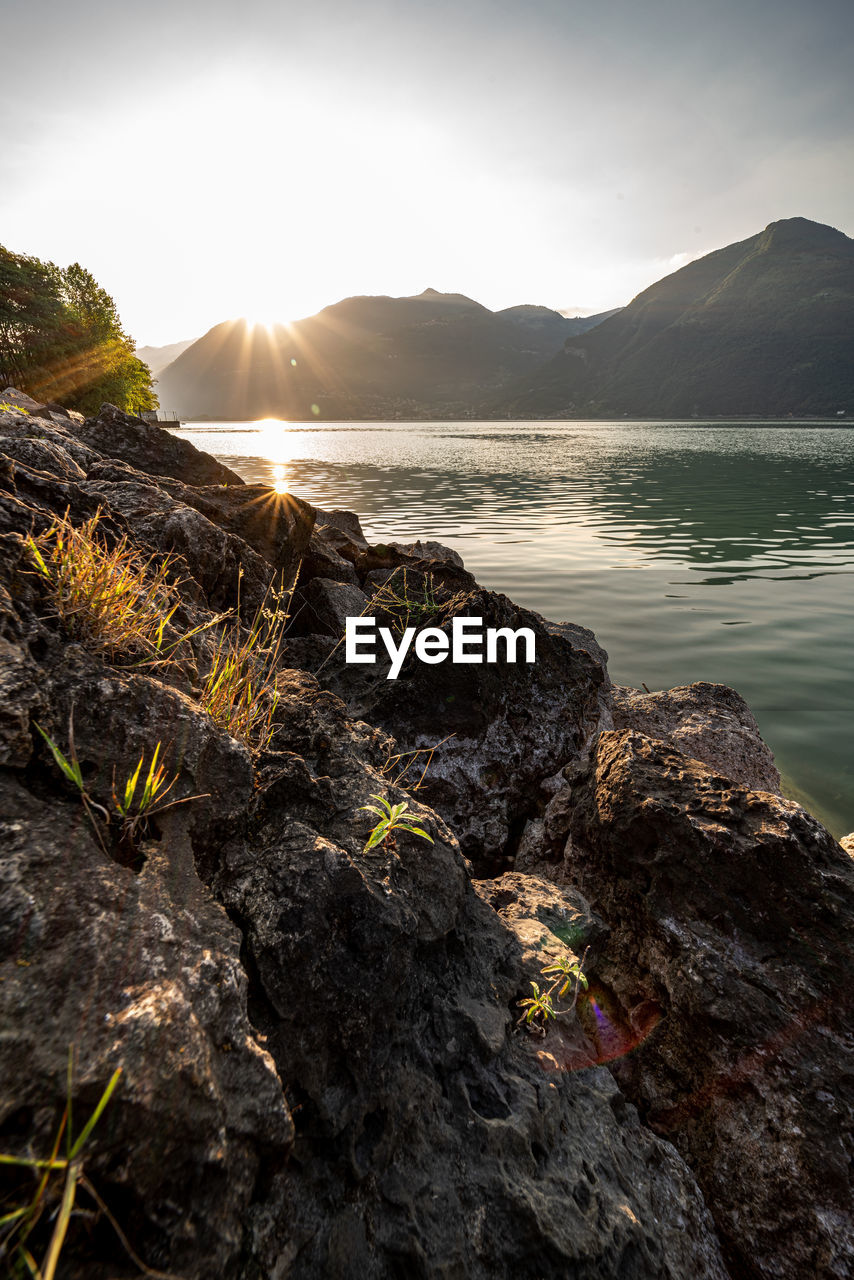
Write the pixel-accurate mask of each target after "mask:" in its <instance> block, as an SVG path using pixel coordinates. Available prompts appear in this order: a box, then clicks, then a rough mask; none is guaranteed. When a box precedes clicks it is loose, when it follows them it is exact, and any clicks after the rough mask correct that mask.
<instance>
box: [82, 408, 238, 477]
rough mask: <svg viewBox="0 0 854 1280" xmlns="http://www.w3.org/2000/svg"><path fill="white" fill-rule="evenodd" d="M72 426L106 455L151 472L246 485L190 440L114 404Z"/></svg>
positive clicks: (83, 438) (156, 474) (90, 444)
mask: <svg viewBox="0 0 854 1280" xmlns="http://www.w3.org/2000/svg"><path fill="white" fill-rule="evenodd" d="M69 429H70V430H71V431H72V432H73V434H74V435H76V436H77V438H78V439H79V440H82V441H83V443H84V444H87V445H89V447H90V448H92V449H96V450H97V451H98V453H101V454H103V455H104V456H105V457H108V458H121V459H123V461H125V462H128V463H130V465H131V466H132V467H138V468H139V469H140V470H142V471H148V472H149V473H150V474H151V475H155V476H172V478H173V479H175V480H183V481H184V483H185V484H231V485H242V484H243V481H242V479H241V478H240V476H239V475H238V474H237V472H236V471H232V470H231V469H230V468H229V467H226V466H223V464H222V463H221V462H217V461H216V460H215V459H214V458H211V457H210V455H209V454H207V453H202V452H201V450H199V449H197V448H196V447H195V445H192V444H190V442H189V440H182V439H181V438H180V437H178V436H173V435H171V434H170V432H168V431H167V430H165V428H163V427H158V426H155V425H154V424H152V423H150V422H144V421H143V419H142V418H130V417H128V415H127V414H125V413H122V412H121V410H119V409H117V408H116V407H115V406H114V405H111V404H105V405H102V407H101V412H100V413H99V414H98V416H97V417H96V418H87V419H86V421H85V422H82V423H74V422H70V423H69Z"/></svg>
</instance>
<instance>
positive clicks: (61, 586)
mask: <svg viewBox="0 0 854 1280" xmlns="http://www.w3.org/2000/svg"><path fill="white" fill-rule="evenodd" d="M100 520H101V512H100V511H98V512H96V514H95V515H94V516H92V517H91V518H90V519H89V520H86V521H85V522H84V523H83V524H82V525H77V526H75V525H73V524H72V523H71V521H70V520H69V518H68V515H67V514H66V515H65V516H63V517H62V518H61V519H57V520H55V521H54V523H53V524H52V525H51V526H50V528H49V529H47V530H45V532H44V533H41V534H39V535H38V537H35V538H34V537H32V536H30V537H28V538H27V548H28V550H29V552H30V555H31V557H32V559H33V562H34V563H35V566H36V570H37V572H38V573H39V574H40V576H41V577H42V578H43V579H44V580H45V582H46V583H47V585H48V588H49V591H50V595H51V599H52V601H53V606H54V609H55V611H56V615H57V617H58V618H59V620H60V621H61V623H62V625H63V626H64V628H65V630H66V631H67V632H68V634H69V635H71V636H74V637H75V638H76V639H80V640H82V641H84V642H87V643H88V644H90V645H93V646H94V647H95V648H97V649H99V650H100V651H101V652H103V653H104V654H105V656H106V657H107V658H108V659H109V660H110V661H111V662H115V661H117V660H119V659H133V658H137V659H138V658H141V659H143V660H149V661H151V660H155V661H157V660H160V661H166V660H168V657H169V654H170V653H171V651H172V650H173V649H174V648H175V647H176V645H177V644H180V643H181V642H182V641H184V640H186V639H189V634H187V635H182V636H181V637H180V639H179V640H178V641H176V642H174V643H171V644H169V643H167V642H166V636H167V629H168V627H169V624H170V622H171V621H172V617H173V615H174V613H175V611H176V609H177V608H178V606H179V604H180V599H179V597H178V595H177V591H176V587H175V585H174V584H173V582H172V581H171V575H172V570H173V567H174V557H173V556H172V555H166V556H158V555H151V556H149V557H148V558H146V557H144V556H142V555H140V553H139V552H138V551H137V550H135V548H133V547H132V546H131V545H130V543H129V541H128V538H127V536H126V535H125V536H123V537H121V538H119V540H118V541H117V542H115V543H113V544H112V545H111V544H109V543H108V542H107V539H106V538H105V536H104V534H103V533H102V532H101V530H100V529H99V524H100ZM201 629H202V628H198V630H201ZM190 634H194V633H190Z"/></svg>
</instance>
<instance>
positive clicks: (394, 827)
mask: <svg viewBox="0 0 854 1280" xmlns="http://www.w3.org/2000/svg"><path fill="white" fill-rule="evenodd" d="M371 799H372V800H376V801H378V802H379V804H380V805H381V806H382V807H381V808H378V807H377V805H375V804H364V805H362V807H361V809H360V812H361V813H374V814H377V816H378V817H379V822H378V823H377V825H376V826H375V827H374V829H373V831H372V832H371V834H370V835H369V836H368V839H367V842H366V844H365V847H364V849H363V850H362V852H363V853H367V852H368V850H369V849H375V848H376V846H377V845H378V844H383V845H385V846H386V847H387V848H394V832H395V831H411V832H412V834H413V835H414V836H420V837H421V839H422V840H429V841H430V844H433V843H434V840H433V837H432V836H428V834H427V832H426V831H425V830H424V828H423V827H414V826H412V825H411V822H402V821H401V819H402V818H405V817H407V816H411V815H409V805H408V804H407V803H406V802H404V803H402V804H394V805H392V804H389V802H388V801H387V800H384V799H383V797H382V796H377V795H372V796H371Z"/></svg>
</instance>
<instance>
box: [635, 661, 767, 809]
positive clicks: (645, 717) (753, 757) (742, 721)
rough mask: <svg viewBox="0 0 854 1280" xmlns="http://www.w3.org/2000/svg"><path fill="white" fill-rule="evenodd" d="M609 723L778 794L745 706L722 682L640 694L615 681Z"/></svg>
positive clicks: (748, 708) (729, 775) (752, 716)
mask: <svg viewBox="0 0 854 1280" xmlns="http://www.w3.org/2000/svg"><path fill="white" fill-rule="evenodd" d="M611 696H612V698H613V703H614V711H613V715H614V728H615V729H637V730H638V732H639V733H645V734H646V735H647V737H649V738H658V739H659V740H660V741H662V742H666V743H668V745H669V746H671V747H675V748H676V749H677V751H681V752H683V753H684V754H685V755H686V756H693V757H694V759H695V760H702V761H703V762H704V763H705V764H708V765H711V766H712V768H714V769H718V770H719V771H720V772H721V773H724V774H726V776H727V777H728V778H732V779H733V781H735V782H740V783H742V784H743V785H744V786H746V787H751V788H753V789H754V790H757V791H773V792H774V793H775V794H776V795H779V794H780V774H779V771H778V769H777V766H776V765H775V764H774V756H773V755H772V753H771V750H770V748H769V747H768V746H767V744H766V743H765V742H764V741H763V740H762V737H761V735H760V733H759V726H758V725H757V723H756V718H755V716H754V715H753V712H752V711H751V710H750V707H749V706H748V705H747V703H746V702H745V701H744V698H742V697H741V695H740V694H738V693H736V692H735V690H734V689H730V688H728V687H727V686H726V685H724V684H709V683H707V682H706V681H698V682H697V683H696V684H690V685H682V686H680V687H679V688H676V689H664V690H662V691H661V692H657V693H641V692H640V690H639V689H627V688H623V687H622V686H620V685H615V686H614V687H613V690H612V695H611Z"/></svg>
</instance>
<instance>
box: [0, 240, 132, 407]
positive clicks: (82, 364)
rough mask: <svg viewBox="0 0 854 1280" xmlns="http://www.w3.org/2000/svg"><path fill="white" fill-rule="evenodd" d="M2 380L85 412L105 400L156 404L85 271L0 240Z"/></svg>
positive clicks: (127, 341)
mask: <svg viewBox="0 0 854 1280" xmlns="http://www.w3.org/2000/svg"><path fill="white" fill-rule="evenodd" d="M9 384H12V385H14V386H17V387H19V388H20V389H21V390H22V391H26V392H27V393H28V394H29V395H31V396H33V398H34V399H36V400H40V401H42V402H45V401H51V400H55V401H58V402H59V403H61V404H64V405H65V406H66V407H67V408H69V409H79V410H80V411H81V412H82V413H88V414H92V413H97V411H98V409H99V408H100V406H101V405H102V404H103V403H104V402H105V401H109V402H110V403H111V404H115V405H118V407H119V408H120V409H124V410H125V411H126V412H128V413H141V412H143V411H144V410H146V409H155V408H156V407H157V397H156V395H155V394H154V389H153V386H152V377H151V371H150V369H149V368H148V366H147V365H145V364H143V362H142V361H141V360H139V359H138V358H137V357H136V356H135V355H134V343H133V339H132V338H131V337H130V336H129V335H128V334H127V333H125V331H124V329H123V328H122V325H121V321H120V319H119V316H118V313H117V311H116V304H115V302H114V301H113V299H112V298H111V297H110V295H109V294H108V293H107V292H106V290H104V289H102V288H101V287H100V285H99V284H98V283H97V281H96V280H95V279H94V277H93V276H92V274H91V273H90V272H89V271H87V270H86V269H85V268H84V267H81V266H80V264H79V263H77V262H75V263H72V265H71V266H70V267H65V268H61V267H57V266H55V265H54V264H53V263H52V262H40V261H39V259H38V258H31V257H25V256H22V255H19V254H13V253H10V252H9V250H7V249H4V248H3V247H2V246H0V385H9Z"/></svg>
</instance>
